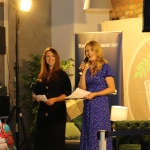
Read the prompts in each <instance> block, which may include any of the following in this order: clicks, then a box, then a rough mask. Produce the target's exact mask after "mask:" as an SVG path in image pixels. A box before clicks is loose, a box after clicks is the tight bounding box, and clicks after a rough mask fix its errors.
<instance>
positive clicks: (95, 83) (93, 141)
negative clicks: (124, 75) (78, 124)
mask: <svg viewBox="0 0 150 150" xmlns="http://www.w3.org/2000/svg"><path fill="white" fill-rule="evenodd" d="M90 75H91V72H90V69H88V70H87V73H86V84H87V85H86V87H87V90H88V91H90V92H98V91H102V90H104V89H105V88H107V84H106V81H105V78H106V77H108V76H111V77H114V73H113V71H112V69H111V67H110V66H109V65H108V64H103V66H102V70H101V71H99V72H98V73H97V74H96V75H94V76H93V77H91V76H90ZM99 130H107V131H111V124H110V114H109V101H108V96H99V97H95V98H93V99H92V100H91V101H90V100H84V109H83V117H82V129H81V139H80V141H81V142H80V150H98V147H99V146H98V142H99V141H98V139H97V132H98V131H99ZM106 147H107V150H112V139H111V137H110V138H107V146H106Z"/></svg>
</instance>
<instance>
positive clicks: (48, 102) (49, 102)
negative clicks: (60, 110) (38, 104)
mask: <svg viewBox="0 0 150 150" xmlns="http://www.w3.org/2000/svg"><path fill="white" fill-rule="evenodd" d="M45 103H46V104H47V105H49V106H52V105H53V104H54V103H55V98H49V99H48V100H47V101H46V102H45Z"/></svg>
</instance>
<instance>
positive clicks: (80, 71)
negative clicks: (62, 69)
mask: <svg viewBox="0 0 150 150" xmlns="http://www.w3.org/2000/svg"><path fill="white" fill-rule="evenodd" d="M88 61H89V58H88V57H85V59H84V63H85V64H86V63H87V62H88ZM82 73H83V70H82V69H79V75H82Z"/></svg>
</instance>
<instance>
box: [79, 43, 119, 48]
mask: <svg viewBox="0 0 150 150" xmlns="http://www.w3.org/2000/svg"><path fill="white" fill-rule="evenodd" d="M100 45H101V47H117V46H118V43H107V44H103V43H100ZM84 47H85V44H79V45H78V48H84Z"/></svg>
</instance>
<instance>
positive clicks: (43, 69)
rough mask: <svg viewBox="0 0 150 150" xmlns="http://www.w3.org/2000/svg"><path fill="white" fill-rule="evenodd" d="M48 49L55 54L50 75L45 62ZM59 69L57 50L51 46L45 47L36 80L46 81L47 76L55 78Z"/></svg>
mask: <svg viewBox="0 0 150 150" xmlns="http://www.w3.org/2000/svg"><path fill="white" fill-rule="evenodd" d="M48 51H50V52H52V53H53V54H54V56H55V65H54V67H53V70H52V74H51V76H49V72H50V69H49V65H48V64H47V63H46V53H47V52H48ZM60 70H61V69H60V57H59V55H58V53H57V51H56V50H55V49H53V48H51V47H47V48H46V49H45V51H44V53H43V55H42V58H41V70H40V73H39V75H38V79H37V80H38V81H40V82H46V81H47V79H48V78H49V80H53V79H54V80H57V79H58V74H59V72H60Z"/></svg>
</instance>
